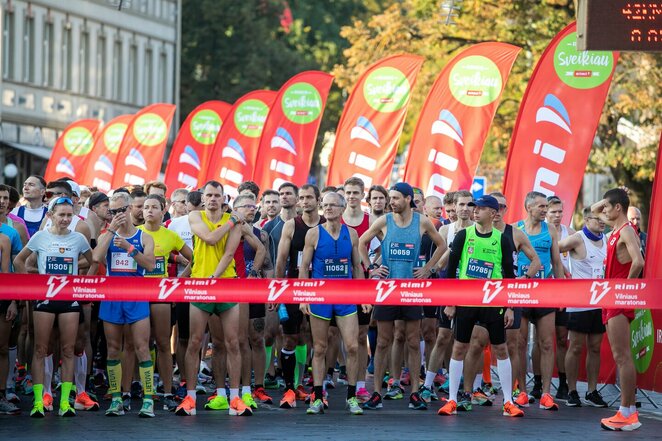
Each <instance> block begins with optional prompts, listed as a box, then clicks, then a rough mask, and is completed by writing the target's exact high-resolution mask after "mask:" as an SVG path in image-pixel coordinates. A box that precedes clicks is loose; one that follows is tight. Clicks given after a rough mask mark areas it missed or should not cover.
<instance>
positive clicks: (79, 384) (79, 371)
mask: <svg viewBox="0 0 662 441" xmlns="http://www.w3.org/2000/svg"><path fill="white" fill-rule="evenodd" d="M86 374H87V354H85V352H83V354H82V355H76V357H75V359H74V379H75V380H76V395H78V394H82V393H83V392H85V380H86V379H87V375H86Z"/></svg>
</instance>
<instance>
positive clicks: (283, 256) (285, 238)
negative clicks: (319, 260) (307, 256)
mask: <svg viewBox="0 0 662 441" xmlns="http://www.w3.org/2000/svg"><path fill="white" fill-rule="evenodd" d="M293 236H294V219H290V220H288V221H287V222H285V225H283V232H282V234H281V236H280V242H279V243H278V253H277V254H276V278H283V277H285V266H287V256H288V254H289V253H290V245H291V244H292V237H293Z"/></svg>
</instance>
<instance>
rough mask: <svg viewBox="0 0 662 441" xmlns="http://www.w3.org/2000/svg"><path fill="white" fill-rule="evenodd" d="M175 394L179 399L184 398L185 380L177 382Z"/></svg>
mask: <svg viewBox="0 0 662 441" xmlns="http://www.w3.org/2000/svg"><path fill="white" fill-rule="evenodd" d="M175 396H176V397H177V398H176V399H178V400H179V401H182V400H183V399H184V398H186V382H185V381H182V382H181V383H179V386H177V392H176V393H175Z"/></svg>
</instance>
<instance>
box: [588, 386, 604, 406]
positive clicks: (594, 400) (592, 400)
mask: <svg viewBox="0 0 662 441" xmlns="http://www.w3.org/2000/svg"><path fill="white" fill-rule="evenodd" d="M584 400H585V402H586V404H588V405H589V406H593V407H609V405H608V404H607V403H606V402H605V400H603V399H602V395H600V392H598V391H597V390H594V391H593V392H586V395H585V396H584Z"/></svg>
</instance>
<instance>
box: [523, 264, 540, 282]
mask: <svg viewBox="0 0 662 441" xmlns="http://www.w3.org/2000/svg"><path fill="white" fill-rule="evenodd" d="M521 271H522V275H524V274H527V273H528V272H529V265H522V268H521ZM533 278H534V279H544V278H545V270H544V269H543V268H541V269H539V270H538V272H537V273H536V275H535V276H534V277H533Z"/></svg>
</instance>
